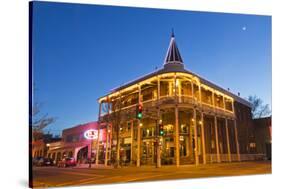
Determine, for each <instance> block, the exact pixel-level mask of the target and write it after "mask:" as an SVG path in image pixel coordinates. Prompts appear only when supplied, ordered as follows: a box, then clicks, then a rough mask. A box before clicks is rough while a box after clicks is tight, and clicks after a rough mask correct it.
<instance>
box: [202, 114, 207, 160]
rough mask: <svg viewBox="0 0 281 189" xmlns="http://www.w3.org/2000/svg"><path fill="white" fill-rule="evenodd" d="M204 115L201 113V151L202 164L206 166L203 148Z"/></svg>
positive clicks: (204, 148) (204, 149)
mask: <svg viewBox="0 0 281 189" xmlns="http://www.w3.org/2000/svg"><path fill="white" fill-rule="evenodd" d="M204 124H205V123H204V114H203V112H201V141H202V151H203V164H206V147H205V131H204V127H205V126H204Z"/></svg>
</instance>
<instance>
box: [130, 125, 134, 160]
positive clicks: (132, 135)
mask: <svg viewBox="0 0 281 189" xmlns="http://www.w3.org/2000/svg"><path fill="white" fill-rule="evenodd" d="M133 150H134V120H132V121H131V164H132V163H133Z"/></svg>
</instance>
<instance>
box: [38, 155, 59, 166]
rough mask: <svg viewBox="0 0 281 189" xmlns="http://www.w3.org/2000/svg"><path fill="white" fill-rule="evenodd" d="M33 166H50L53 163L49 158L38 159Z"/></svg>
mask: <svg viewBox="0 0 281 189" xmlns="http://www.w3.org/2000/svg"><path fill="white" fill-rule="evenodd" d="M34 165H36V166H52V165H54V162H53V160H52V159H51V158H43V157H41V158H39V159H36V160H35V161H34Z"/></svg>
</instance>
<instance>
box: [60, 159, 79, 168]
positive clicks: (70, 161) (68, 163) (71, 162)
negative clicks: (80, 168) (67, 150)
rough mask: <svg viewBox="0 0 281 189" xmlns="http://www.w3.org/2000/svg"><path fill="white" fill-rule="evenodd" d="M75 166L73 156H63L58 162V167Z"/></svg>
mask: <svg viewBox="0 0 281 189" xmlns="http://www.w3.org/2000/svg"><path fill="white" fill-rule="evenodd" d="M74 166H76V161H75V159H74V158H69V157H68V158H63V159H62V160H61V161H59V162H58V167H74Z"/></svg>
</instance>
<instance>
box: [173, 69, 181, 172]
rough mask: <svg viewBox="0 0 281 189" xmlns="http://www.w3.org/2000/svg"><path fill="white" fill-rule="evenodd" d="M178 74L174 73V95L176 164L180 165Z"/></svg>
mask: <svg viewBox="0 0 281 189" xmlns="http://www.w3.org/2000/svg"><path fill="white" fill-rule="evenodd" d="M176 82H177V76H176V74H175V75H174V97H175V127H176V137H175V145H176V165H177V167H179V166H180V150H179V109H178V95H177V85H176Z"/></svg>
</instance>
